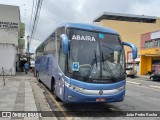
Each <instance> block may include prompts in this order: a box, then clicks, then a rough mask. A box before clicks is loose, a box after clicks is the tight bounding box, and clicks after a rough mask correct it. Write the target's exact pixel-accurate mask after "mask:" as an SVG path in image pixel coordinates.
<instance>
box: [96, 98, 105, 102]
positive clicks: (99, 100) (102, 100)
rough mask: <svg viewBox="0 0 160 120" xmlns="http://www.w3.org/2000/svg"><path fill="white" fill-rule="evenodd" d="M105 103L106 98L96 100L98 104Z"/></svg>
mask: <svg viewBox="0 0 160 120" xmlns="http://www.w3.org/2000/svg"><path fill="white" fill-rule="evenodd" d="M104 101H105V99H104V98H97V99H96V102H104Z"/></svg>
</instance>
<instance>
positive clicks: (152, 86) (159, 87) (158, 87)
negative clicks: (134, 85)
mask: <svg viewBox="0 0 160 120" xmlns="http://www.w3.org/2000/svg"><path fill="white" fill-rule="evenodd" d="M149 87H151V88H157V89H160V86H154V85H150V86H149Z"/></svg>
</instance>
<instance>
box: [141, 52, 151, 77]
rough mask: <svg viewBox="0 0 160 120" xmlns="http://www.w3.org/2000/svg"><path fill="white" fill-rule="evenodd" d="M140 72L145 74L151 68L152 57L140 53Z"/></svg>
mask: <svg viewBox="0 0 160 120" xmlns="http://www.w3.org/2000/svg"><path fill="white" fill-rule="evenodd" d="M140 61H141V62H140V74H141V75H145V74H146V73H147V72H148V71H151V70H152V57H149V56H144V55H141V57H140Z"/></svg>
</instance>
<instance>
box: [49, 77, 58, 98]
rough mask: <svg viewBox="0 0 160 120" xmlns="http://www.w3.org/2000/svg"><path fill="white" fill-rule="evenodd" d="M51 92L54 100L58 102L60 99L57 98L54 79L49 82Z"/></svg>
mask: <svg viewBox="0 0 160 120" xmlns="http://www.w3.org/2000/svg"><path fill="white" fill-rule="evenodd" d="M51 91H52V93H53V95H54V98H55V99H56V100H57V101H60V99H59V98H58V97H57V94H56V83H55V80H54V78H52V82H51Z"/></svg>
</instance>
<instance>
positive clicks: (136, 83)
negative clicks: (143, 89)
mask: <svg viewBox="0 0 160 120" xmlns="http://www.w3.org/2000/svg"><path fill="white" fill-rule="evenodd" d="M126 82H127V83H131V84H135V85H142V84H141V83H138V82H131V81H126Z"/></svg>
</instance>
